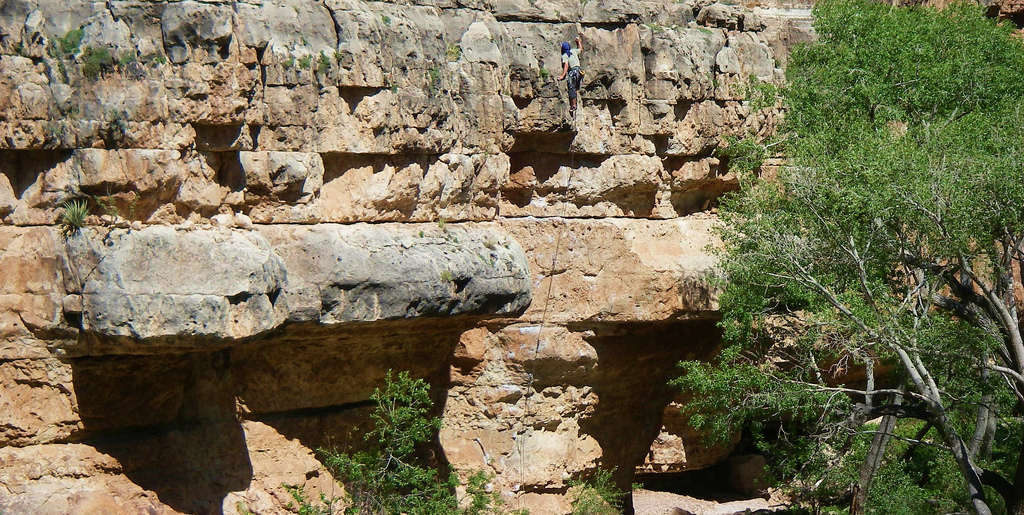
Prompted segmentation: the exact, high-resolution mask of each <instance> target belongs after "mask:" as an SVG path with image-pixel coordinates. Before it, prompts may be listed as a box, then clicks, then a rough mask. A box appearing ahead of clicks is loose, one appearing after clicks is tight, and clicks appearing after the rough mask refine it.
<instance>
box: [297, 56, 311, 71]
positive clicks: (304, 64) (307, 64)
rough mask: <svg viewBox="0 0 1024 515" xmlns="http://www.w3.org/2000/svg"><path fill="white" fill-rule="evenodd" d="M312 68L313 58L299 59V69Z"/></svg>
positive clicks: (303, 57) (304, 57)
mask: <svg viewBox="0 0 1024 515" xmlns="http://www.w3.org/2000/svg"><path fill="white" fill-rule="evenodd" d="M312 67H313V56H309V55H305V56H302V57H300V58H299V68H306V69H310V68H312Z"/></svg>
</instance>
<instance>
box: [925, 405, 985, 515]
mask: <svg viewBox="0 0 1024 515" xmlns="http://www.w3.org/2000/svg"><path fill="white" fill-rule="evenodd" d="M935 411H936V413H935V420H934V422H935V428H936V429H938V430H939V434H941V435H942V439H943V440H944V441H945V443H946V445H948V446H949V450H950V452H952V453H953V458H954V459H955V460H956V463H957V465H958V466H959V467H960V473H961V474H963V476H964V480H966V482H967V491H968V494H969V495H970V497H971V506H972V507H974V511H975V512H976V513H977V514H978V515H992V510H991V509H990V508H989V507H988V503H987V502H985V490H984V488H983V487H982V484H981V474H980V472H979V469H978V467H977V466H976V465H975V464H974V460H973V459H971V455H970V453H969V452H968V450H967V446H966V445H964V440H963V438H960V435H959V434H957V432H956V429H955V428H954V427H953V422H952V421H951V420H949V416H948V415H947V414H946V412H945V409H944V408H943V407H941V406H939V407H938V409H936V410H935Z"/></svg>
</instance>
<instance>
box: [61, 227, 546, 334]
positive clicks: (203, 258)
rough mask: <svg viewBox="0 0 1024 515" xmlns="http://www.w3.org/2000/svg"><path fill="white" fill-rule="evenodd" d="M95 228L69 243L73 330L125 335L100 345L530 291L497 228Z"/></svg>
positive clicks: (521, 296) (388, 314) (516, 254)
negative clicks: (75, 303) (77, 312)
mask: <svg viewBox="0 0 1024 515" xmlns="http://www.w3.org/2000/svg"><path fill="white" fill-rule="evenodd" d="M100 232H101V231H99V230H93V229H86V230H84V231H82V232H81V233H80V234H78V235H75V236H72V237H71V238H69V239H68V240H67V243H66V244H67V256H68V268H69V271H70V273H69V277H68V279H70V282H71V283H72V286H71V289H70V291H71V292H72V296H73V295H74V294H75V293H77V294H80V295H81V302H80V303H81V308H80V309H81V329H82V330H83V331H84V332H85V333H87V334H89V335H90V337H91V338H94V339H97V340H100V341H102V340H109V341H110V342H114V341H123V342H125V345H124V346H123V347H119V345H117V344H114V343H108V344H104V345H102V347H103V348H104V349H105V352H113V353H117V352H124V353H132V352H133V350H132V349H135V348H136V347H137V346H138V347H143V348H146V349H147V350H146V352H147V353H148V352H153V351H155V350H157V349H159V348H160V347H164V346H168V347H174V348H177V349H179V350H185V349H187V348H189V347H190V346H195V347H197V348H204V349H209V348H213V347H222V346H228V345H231V344H233V343H234V342H238V341H243V340H246V339H250V338H255V337H259V336H261V335H264V334H266V333H268V332H270V331H273V330H275V329H279V328H281V327H282V326H284V325H286V324H289V323H299V322H313V323H317V324H320V325H323V326H328V327H341V326H344V325H346V324H353V325H354V324H358V323H366V322H376V321H383V320H401V319H414V318H420V317H459V316H466V317H481V316H516V315H518V314H521V313H522V312H523V311H524V310H525V309H526V308H527V306H529V304H530V299H531V293H532V291H531V286H530V279H529V277H530V272H529V267H528V264H527V260H526V256H525V253H524V252H523V249H522V247H521V246H519V244H518V243H516V242H515V241H514V240H513V239H512V238H511V237H509V236H508V234H507V233H505V232H504V231H503V230H501V229H500V228H499V227H497V226H493V225H491V226H486V227H456V226H447V227H444V228H440V227H438V225H437V224H430V225H427V224H421V225H419V226H417V225H412V224H410V225H403V226H401V227H385V226H381V225H369V224H356V225H341V224H320V225H315V226H284V227H280V226H265V227H258V228H256V229H255V230H252V231H246V230H238V229H226V228H206V229H195V228H192V229H186V228H184V227H171V226H166V227H164V226H154V227H146V228H144V229H141V230H131V229H110V230H107V231H105V232H106V234H100ZM76 280H80V281H81V282H80V285H75V284H74V282H75V281H76ZM76 286H77V288H76Z"/></svg>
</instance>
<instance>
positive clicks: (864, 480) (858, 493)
mask: <svg viewBox="0 0 1024 515" xmlns="http://www.w3.org/2000/svg"><path fill="white" fill-rule="evenodd" d="M895 428H896V416H894V415H886V416H884V417H882V423H881V424H880V425H879V426H878V434H876V435H875V438H874V440H872V441H871V448H869V449H868V455H867V456H866V457H865V458H864V464H863V465H861V467H860V477H859V478H858V479H857V484H856V485H855V486H854V487H853V502H852V503H851V504H850V515H860V513H862V512H863V510H864V505H865V504H867V500H868V492H869V490H871V482H872V481H874V479H875V476H876V475H877V474H878V469H879V468H881V467H882V458H883V457H884V456H885V449H886V447H888V446H889V439H890V438H891V437H892V431H893V429H895Z"/></svg>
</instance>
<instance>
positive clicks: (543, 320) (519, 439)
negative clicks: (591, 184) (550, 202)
mask: <svg viewBox="0 0 1024 515" xmlns="http://www.w3.org/2000/svg"><path fill="white" fill-rule="evenodd" d="M577 40H578V38H577ZM575 173H576V152H575V151H574V150H572V147H571V146H570V148H569V175H568V177H567V178H566V181H565V189H566V191H569V189H570V186H571V185H572V179H573V175H574V174H575ZM565 208H566V202H563V203H562V205H561V206H560V209H559V215H558V219H560V220H562V222H563V223H565ZM556 223H557V222H556ZM553 225H554V224H553ZM565 228H566V229H568V224H565ZM562 232H563V231H561V230H556V231H555V249H554V251H553V252H552V254H551V266H550V267H548V273H547V277H548V288H547V292H545V294H544V307H543V308H542V309H541V315H540V326H539V327H538V330H537V339H536V343H535V344H534V347H533V357H532V359H531V368H530V372H529V374H528V375H527V381H528V382H527V384H526V391H525V392H524V396H523V397H524V399H525V402H526V406H525V408H526V409H525V410H523V411H524V412H523V417H522V418H521V419H520V421H519V424H520V431H519V432H518V433H517V434H516V435H515V436H514V437H513V438H514V440H515V442H516V446H517V447H518V448H519V488H518V489H517V491H516V494H517V495H516V501H517V506H516V508H517V509H521V508H522V495H523V493H524V487H525V484H526V465H527V461H528V460H527V458H526V453H525V452H523V451H524V450H525V449H524V447H523V443H524V442H523V440H524V439H523V437H524V436H525V435H526V433H527V425H526V421H528V420H529V417H530V414H531V408H532V404H531V403H530V395H531V392H533V393H536V391H535V390H534V387H533V385H534V382H535V380H536V373H537V356H538V355H540V344H541V337H542V336H543V335H544V327H545V326H546V325H547V321H548V310H549V307H550V305H551V298H552V287H553V285H554V283H555V266H557V265H558V253H559V251H560V250H561V247H562Z"/></svg>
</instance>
